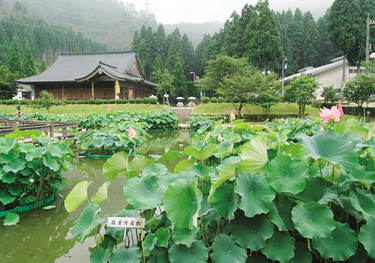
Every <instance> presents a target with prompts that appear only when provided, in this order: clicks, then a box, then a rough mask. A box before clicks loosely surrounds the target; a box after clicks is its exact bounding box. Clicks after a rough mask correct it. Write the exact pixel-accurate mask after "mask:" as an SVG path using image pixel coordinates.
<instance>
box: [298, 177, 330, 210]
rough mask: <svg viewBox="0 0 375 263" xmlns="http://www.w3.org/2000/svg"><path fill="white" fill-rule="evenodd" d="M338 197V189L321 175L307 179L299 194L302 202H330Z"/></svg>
mask: <svg viewBox="0 0 375 263" xmlns="http://www.w3.org/2000/svg"><path fill="white" fill-rule="evenodd" d="M336 197H337V191H335V190H334V189H333V185H332V184H331V183H330V182H328V181H327V180H325V179H323V178H321V177H310V178H308V179H306V186H305V189H304V190H303V191H302V192H301V193H299V194H298V195H297V198H298V199H300V200H301V201H302V202H304V203H307V202H309V201H314V202H317V203H319V204H328V202H329V201H332V200H333V199H334V198H336Z"/></svg>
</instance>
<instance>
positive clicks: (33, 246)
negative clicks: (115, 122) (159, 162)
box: [0, 130, 190, 263]
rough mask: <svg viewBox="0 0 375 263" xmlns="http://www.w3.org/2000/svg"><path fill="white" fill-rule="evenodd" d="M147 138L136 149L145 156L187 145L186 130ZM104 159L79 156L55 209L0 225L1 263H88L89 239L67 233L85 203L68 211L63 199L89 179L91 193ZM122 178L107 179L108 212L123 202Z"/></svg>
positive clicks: (100, 179)
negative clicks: (78, 240) (8, 225)
mask: <svg viewBox="0 0 375 263" xmlns="http://www.w3.org/2000/svg"><path fill="white" fill-rule="evenodd" d="M147 139H148V140H147V141H146V142H145V143H144V144H143V145H140V146H139V152H141V153H143V154H144V155H145V156H148V155H150V154H152V155H163V154H164V153H165V152H166V151H167V150H168V149H170V150H178V151H183V150H184V149H185V148H186V147H187V146H188V145H190V135H189V133H188V132H187V131H181V130H175V131H163V132H150V133H149V134H148V135H147ZM105 162H106V160H103V159H89V158H80V159H79V161H78V163H77V164H76V165H75V166H74V170H73V171H71V172H67V173H65V174H64V176H65V177H66V178H67V179H68V180H69V182H70V183H69V185H68V186H67V187H65V188H64V190H63V191H61V192H59V195H56V199H55V202H54V204H55V205H56V208H55V209H52V210H43V209H38V210H35V211H31V212H30V213H26V214H22V215H21V221H20V223H19V224H18V225H17V226H12V227H4V226H3V225H2V223H1V225H0V259H1V262H4V263H8V262H9V263H10V262H12V263H13V262H14V263H19V262H25V263H34V262H35V263H42V262H58V263H66V262H88V261H89V256H90V255H89V251H88V246H91V245H94V244H95V241H94V239H93V238H88V239H87V240H86V241H85V242H84V244H80V243H76V241H75V239H74V238H73V237H72V236H71V234H70V228H71V227H72V225H73V221H74V220H75V219H76V218H77V217H78V216H79V215H80V213H81V211H82V210H83V208H84V206H85V205H82V206H81V207H79V208H78V209H77V210H76V211H75V212H73V213H71V214H68V213H67V212H66V210H65V208H64V199H65V197H66V196H67V194H68V193H69V192H70V190H71V189H72V188H73V187H74V186H75V185H76V184H77V183H78V182H81V181H92V183H91V185H90V187H89V191H88V196H89V198H90V197H91V196H92V195H93V194H95V192H96V190H97V189H98V188H99V186H101V185H102V184H103V183H104V182H105V181H106V178H105V177H104V176H103V173H102V167H103V164H104V163H105ZM124 182H125V178H124V177H121V176H119V177H118V178H116V179H115V180H112V181H111V185H110V187H109V199H110V204H111V211H113V212H114V213H116V212H118V211H120V210H121V209H122V208H123V207H124V206H125V202H124V199H123V185H124ZM101 207H102V212H101V218H104V217H108V216H109V215H110V214H109V207H108V203H107V202H105V203H103V204H102V205H101Z"/></svg>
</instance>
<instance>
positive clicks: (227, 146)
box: [214, 141, 233, 158]
mask: <svg viewBox="0 0 375 263" xmlns="http://www.w3.org/2000/svg"><path fill="white" fill-rule="evenodd" d="M232 152H233V143H232V142H231V141H224V142H222V143H220V144H219V151H218V152H217V153H215V154H214V155H215V157H216V158H224V157H225V156H227V155H229V154H231V153H232Z"/></svg>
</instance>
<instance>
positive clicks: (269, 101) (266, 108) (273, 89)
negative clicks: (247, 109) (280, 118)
mask: <svg viewBox="0 0 375 263" xmlns="http://www.w3.org/2000/svg"><path fill="white" fill-rule="evenodd" d="M280 86H281V85H280V81H278V79H277V75H276V74H275V73H271V74H268V75H266V76H264V75H263V78H262V81H261V82H260V85H259V87H258V90H257V93H256V94H254V95H253V96H251V97H250V102H252V103H254V104H255V105H259V106H260V107H261V108H262V110H263V113H264V114H267V115H268V114H270V112H271V107H272V106H274V105H276V104H277V103H278V102H280V95H279V92H280Z"/></svg>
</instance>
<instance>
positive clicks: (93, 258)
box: [90, 247, 111, 263]
mask: <svg viewBox="0 0 375 263" xmlns="http://www.w3.org/2000/svg"><path fill="white" fill-rule="evenodd" d="M110 255H111V251H109V249H104V248H101V247H99V248H96V249H94V251H93V252H91V254H90V263H105V262H108V260H109V256H110Z"/></svg>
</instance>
